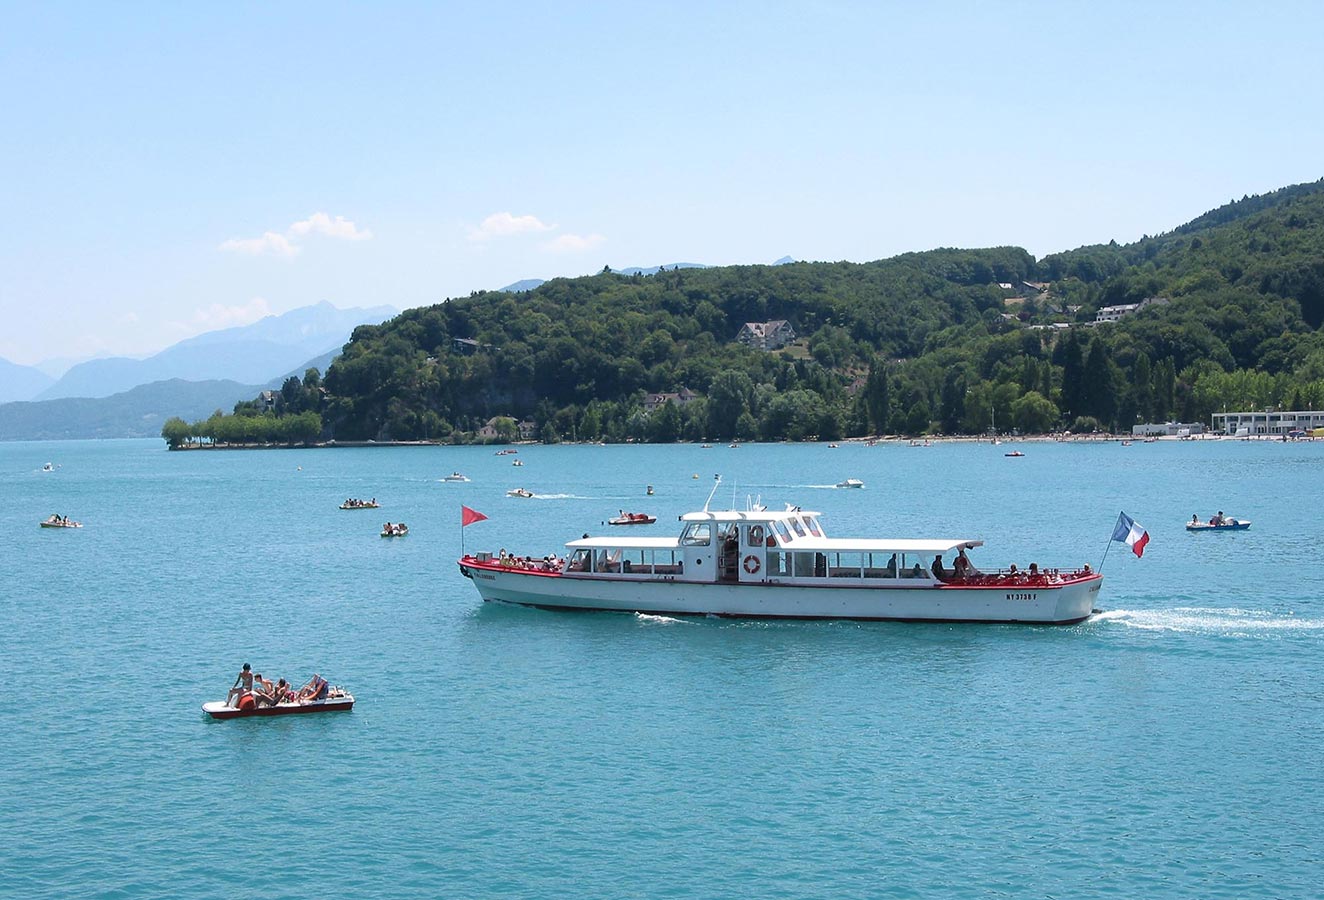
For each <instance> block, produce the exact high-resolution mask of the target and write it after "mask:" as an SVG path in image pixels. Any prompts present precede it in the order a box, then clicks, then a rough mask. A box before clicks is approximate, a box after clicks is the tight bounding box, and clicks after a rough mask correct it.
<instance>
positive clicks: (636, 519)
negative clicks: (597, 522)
mask: <svg viewBox="0 0 1324 900" xmlns="http://www.w3.org/2000/svg"><path fill="white" fill-rule="evenodd" d="M656 521H657V516H650V515H649V514H648V513H628V512H622V513H621V514H620V515H619V516H616V517H615V518H612V519H608V520H607V524H608V525H652V524H653V523H654V522H656Z"/></svg>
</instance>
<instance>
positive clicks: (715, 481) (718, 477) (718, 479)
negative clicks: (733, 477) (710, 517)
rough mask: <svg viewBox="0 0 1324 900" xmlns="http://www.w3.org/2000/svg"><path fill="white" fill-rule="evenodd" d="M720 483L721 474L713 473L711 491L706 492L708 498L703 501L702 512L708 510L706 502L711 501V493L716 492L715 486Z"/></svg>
mask: <svg viewBox="0 0 1324 900" xmlns="http://www.w3.org/2000/svg"><path fill="white" fill-rule="evenodd" d="M721 483H722V476H721V475H720V474H718V475H713V489H712V490H711V491H709V492H708V499H707V500H705V501H703V511H704V512H707V511H708V504H709V503H712V502H713V494H716V493H717V487H718V485H720V484H721Z"/></svg>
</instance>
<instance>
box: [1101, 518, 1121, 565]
mask: <svg viewBox="0 0 1324 900" xmlns="http://www.w3.org/2000/svg"><path fill="white" fill-rule="evenodd" d="M1120 524H1122V514H1121V513H1118V514H1117V523H1116V524H1114V525H1113V531H1114V532H1116V531H1117V526H1118V525H1120ZM1112 545H1113V539H1112V537H1111V536H1109V538H1108V543H1106V544H1104V545H1103V559H1101V560H1099V574H1101V575H1102V574H1103V564H1104V563H1105V562H1107V561H1108V550H1109V549H1110V548H1111V547H1112Z"/></svg>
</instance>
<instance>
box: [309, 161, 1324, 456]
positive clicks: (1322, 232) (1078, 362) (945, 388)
mask: <svg viewBox="0 0 1324 900" xmlns="http://www.w3.org/2000/svg"><path fill="white" fill-rule="evenodd" d="M1142 301H1150V302H1148V303H1145V304H1144V306H1143V308H1141V309H1140V310H1139V311H1136V312H1134V313H1132V314H1130V315H1126V316H1125V317H1124V318H1121V319H1120V320H1119V321H1116V322H1108V323H1103V324H1099V325H1097V326H1096V325H1094V324H1093V323H1094V319H1095V313H1096V311H1097V310H1098V309H1099V308H1100V307H1105V306H1113V305H1118V304H1139V303H1141V302H1142ZM777 319H785V320H787V321H789V322H790V323H791V325H792V327H793V328H794V329H795V331H796V333H797V334H798V335H799V336H800V338H801V340H800V341H799V342H797V343H796V344H795V345H792V346H791V347H788V348H784V349H778V350H773V351H766V352H765V351H762V350H757V349H753V348H750V347H746V346H744V345H741V344H738V343H736V342H735V337H736V334H737V332H739V330H740V329H741V326H742V325H743V324H744V323H746V322H765V321H769V320H777ZM1322 321H1324V181H1322V182H1315V183H1312V184H1307V185H1299V186H1296V187H1291V188H1285V189H1283V190H1281V191H1277V192H1275V193H1273V194H1269V195H1265V196H1261V197H1248V198H1244V199H1243V200H1241V201H1238V202H1234V203H1231V204H1228V205H1227V206H1224V207H1221V208H1220V209H1217V210H1214V211H1212V212H1210V213H1207V214H1205V215H1203V216H1200V217H1199V218H1197V219H1195V220H1193V221H1192V222H1190V223H1188V224H1187V225H1184V226H1182V227H1180V228H1177V229H1175V230H1173V231H1172V232H1169V233H1166V234H1161V235H1157V236H1154V237H1148V236H1147V237H1145V238H1143V239H1142V240H1140V241H1137V242H1136V243H1134V244H1129V245H1124V246H1123V245H1117V244H1108V245H1100V246H1091V247H1082V248H1079V249H1077V250H1072V251H1068V252H1064V253H1058V254H1053V255H1051V256H1048V257H1046V258H1044V259H1042V260H1039V261H1036V260H1035V259H1034V258H1033V257H1031V256H1030V255H1029V254H1028V253H1027V252H1025V251H1024V250H1021V249H1019V248H1013V247H1001V248H994V249H983V250H953V249H943V250H934V251H930V252H925V253H909V254H904V255H902V256H898V257H894V258H892V259H887V260H882V261H878V262H871V263H863V264H856V263H792V264H787V265H779V266H732V267H724V268H711V269H683V270H674V271H663V272H660V273H658V274H656V275H651V276H641V275H634V276H627V275H617V274H612V273H611V272H609V271H607V270H605V269H604V271H603V272H602V273H601V274H598V275H595V276H591V277H584V278H576V279H556V280H553V281H549V282H547V283H545V284H543V285H541V286H539V287H538V288H536V289H534V290H532V291H528V292H525V293H518V294H507V293H499V292H483V293H476V294H473V295H471V296H469V297H464V298H458V299H453V300H449V301H447V302H444V303H439V304H437V305H435V306H431V307H427V308H420V309H413V310H409V311H407V312H405V313H403V314H401V315H399V316H397V317H396V318H394V319H392V320H390V321H388V322H385V323H383V324H381V325H376V326H362V327H360V328H358V329H357V330H355V332H354V336H353V339H352V340H351V342H350V343H349V344H348V345H347V346H346V348H345V351H344V353H343V355H342V356H341V357H340V358H339V359H337V360H336V362H335V363H334V365H332V366H331V369H330V371H329V372H328V373H327V375H326V378H325V388H326V393H325V399H324V400H323V402H322V408H321V409H320V410H319V411H320V412H321V413H322V416H323V420H324V421H325V422H326V424H327V428H328V430H329V432H330V433H332V434H333V435H334V436H335V437H337V438H340V439H364V438H375V439H419V438H427V439H441V440H446V439H464V436H465V435H468V434H472V433H473V432H475V431H476V430H477V429H478V427H479V426H481V425H482V424H483V423H484V422H486V421H487V420H488V419H489V418H490V417H492V416H496V415H508V416H512V417H515V418H530V419H532V420H533V421H534V422H535V425H536V428H537V433H538V436H539V437H541V438H542V439H544V440H549V441H552V440H561V439H570V438H576V439H580V440H586V439H606V440H625V439H641V440H656V441H669V440H676V439H691V440H698V439H702V438H711V439H720V440H725V439H730V438H736V437H739V438H744V439H754V438H761V439H768V440H774V439H782V438H789V439H793V440H794V439H803V438H806V437H811V436H818V437H819V438H821V439H833V438H837V437H841V436H845V435H855V434H874V433H895V434H910V435H916V434H922V433H947V434H955V433H976V432H982V431H986V430H987V429H988V428H989V427H990V425H991V424H992V423H994V422H996V425H997V426H998V429H999V430H1010V429H1012V428H1018V429H1020V430H1023V431H1036V432H1038V431H1047V430H1050V429H1054V428H1073V429H1077V430H1080V429H1086V430H1089V429H1093V428H1096V427H1097V428H1104V429H1111V430H1119V429H1128V430H1129V427H1130V425H1131V424H1133V423H1135V422H1136V421H1153V420H1164V419H1168V418H1174V417H1175V418H1180V419H1182V420H1186V421H1208V417H1209V414H1210V413H1211V412H1213V411H1214V410H1218V409H1222V408H1224V406H1226V407H1227V408H1229V409H1231V408H1237V409H1244V408H1256V407H1263V406H1268V405H1273V404H1280V405H1283V406H1292V407H1306V406H1316V405H1320V404H1324V337H1322V336H1321V334H1320V331H1319V328H1320V324H1321V322H1322ZM682 388H688V389H690V390H691V391H694V392H696V393H697V394H699V395H700V398H699V399H697V400H694V401H692V402H690V403H687V404H685V405H684V406H683V407H681V406H677V405H674V404H670V403H668V404H665V405H663V406H661V407H660V408H659V409H656V410H654V411H653V412H651V413H646V412H645V407H644V402H643V401H644V397H645V394H646V393H649V392H676V391H679V390H681V389H682Z"/></svg>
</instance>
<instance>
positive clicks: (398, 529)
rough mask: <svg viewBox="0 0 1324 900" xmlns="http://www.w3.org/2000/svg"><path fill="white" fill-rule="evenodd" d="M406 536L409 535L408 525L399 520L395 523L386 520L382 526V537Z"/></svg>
mask: <svg viewBox="0 0 1324 900" xmlns="http://www.w3.org/2000/svg"><path fill="white" fill-rule="evenodd" d="M408 536H409V526H408V525H406V524H405V523H404V522H399V523H396V524H392V523H391V522H387V523H386V526H385V527H384V528H382V537H384V538H393V537H408Z"/></svg>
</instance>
